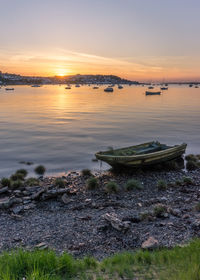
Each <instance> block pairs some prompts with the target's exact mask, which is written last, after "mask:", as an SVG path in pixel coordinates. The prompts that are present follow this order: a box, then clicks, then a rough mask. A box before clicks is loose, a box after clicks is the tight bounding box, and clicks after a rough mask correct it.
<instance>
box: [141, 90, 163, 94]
mask: <svg viewBox="0 0 200 280" xmlns="http://www.w3.org/2000/svg"><path fill="white" fill-rule="evenodd" d="M145 94H146V95H160V94H161V92H160V91H148V90H147V91H146V92H145Z"/></svg>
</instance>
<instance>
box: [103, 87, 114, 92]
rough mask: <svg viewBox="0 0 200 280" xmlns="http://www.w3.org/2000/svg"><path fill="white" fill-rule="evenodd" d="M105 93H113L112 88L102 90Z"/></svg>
mask: <svg viewBox="0 0 200 280" xmlns="http://www.w3.org/2000/svg"><path fill="white" fill-rule="evenodd" d="M104 91H105V92H113V88H112V87H107V88H105V89H104Z"/></svg>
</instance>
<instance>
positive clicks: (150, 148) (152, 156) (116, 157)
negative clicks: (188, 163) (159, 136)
mask: <svg viewBox="0 0 200 280" xmlns="http://www.w3.org/2000/svg"><path fill="white" fill-rule="evenodd" d="M186 147H187V144H185V143H183V144H181V145H175V146H167V145H165V144H161V143H159V142H155V141H153V142H148V143H144V144H140V145H136V146H131V147H127V148H122V149H116V150H113V149H110V150H108V151H104V152H98V153H96V154H95V156H96V158H97V159H98V160H101V161H105V162H107V163H108V164H109V165H111V166H113V167H117V166H126V167H142V166H148V165H153V164H157V163H161V162H165V161H169V160H172V159H176V158H179V157H181V156H182V155H183V154H184V153H185V150H186Z"/></svg>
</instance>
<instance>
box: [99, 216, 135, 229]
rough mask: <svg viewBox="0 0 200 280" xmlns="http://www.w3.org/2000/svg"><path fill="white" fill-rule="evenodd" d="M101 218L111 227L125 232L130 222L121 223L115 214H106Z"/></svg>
mask: <svg viewBox="0 0 200 280" xmlns="http://www.w3.org/2000/svg"><path fill="white" fill-rule="evenodd" d="M102 217H103V218H104V219H105V220H106V221H108V222H109V223H110V224H111V226H112V227H113V228H114V229H116V230H118V231H127V230H128V229H129V227H130V221H124V222H123V221H122V220H121V219H120V218H119V217H117V215H116V214H115V213H112V214H109V213H106V214H104V215H102Z"/></svg>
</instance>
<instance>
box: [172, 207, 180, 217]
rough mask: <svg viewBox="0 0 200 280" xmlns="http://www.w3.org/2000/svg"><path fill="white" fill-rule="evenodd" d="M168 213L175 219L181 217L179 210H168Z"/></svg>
mask: <svg viewBox="0 0 200 280" xmlns="http://www.w3.org/2000/svg"><path fill="white" fill-rule="evenodd" d="M169 212H170V213H171V214H172V215H173V216H176V217H180V216H181V210H179V209H172V208H171V209H170V210H169Z"/></svg>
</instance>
